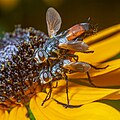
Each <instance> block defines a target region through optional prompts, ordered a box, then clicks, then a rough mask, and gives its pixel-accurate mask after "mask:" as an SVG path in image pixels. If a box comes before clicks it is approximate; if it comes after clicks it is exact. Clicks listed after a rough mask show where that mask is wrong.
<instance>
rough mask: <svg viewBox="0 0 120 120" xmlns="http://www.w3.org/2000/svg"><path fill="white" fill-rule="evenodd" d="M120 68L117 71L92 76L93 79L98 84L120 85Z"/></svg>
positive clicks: (102, 85)
mask: <svg viewBox="0 0 120 120" xmlns="http://www.w3.org/2000/svg"><path fill="white" fill-rule="evenodd" d="M119 78H120V69H117V70H115V71H112V72H109V73H106V74H103V75H100V76H96V77H93V78H92V81H93V83H94V84H95V85H97V86H101V87H104V86H120V79H119Z"/></svg>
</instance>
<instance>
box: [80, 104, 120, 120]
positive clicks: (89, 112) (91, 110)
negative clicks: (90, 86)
mask: <svg viewBox="0 0 120 120" xmlns="http://www.w3.org/2000/svg"><path fill="white" fill-rule="evenodd" d="M79 116H80V119H81V120H120V112H119V111H117V110H116V109H114V108H113V107H111V106H109V105H106V104H103V103H99V102H94V103H91V104H86V105H83V106H82V107H81V108H80V112H79Z"/></svg>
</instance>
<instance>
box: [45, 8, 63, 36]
mask: <svg viewBox="0 0 120 120" xmlns="http://www.w3.org/2000/svg"><path fill="white" fill-rule="evenodd" d="M46 22H47V29H48V35H49V36H50V37H53V36H55V35H56V33H57V32H58V30H59V29H60V27H61V23H62V20H61V17H60V15H59V13H58V12H57V11H56V10H55V9H54V8H52V7H50V8H48V10H47V12H46Z"/></svg>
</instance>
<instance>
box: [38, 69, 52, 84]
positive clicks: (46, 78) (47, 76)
mask: <svg viewBox="0 0 120 120" xmlns="http://www.w3.org/2000/svg"><path fill="white" fill-rule="evenodd" d="M39 78H40V82H41V83H42V84H46V83H48V82H50V81H51V80H52V76H51V73H50V72H49V71H47V70H42V71H41V72H40V74H39Z"/></svg>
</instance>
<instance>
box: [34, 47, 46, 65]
mask: <svg viewBox="0 0 120 120" xmlns="http://www.w3.org/2000/svg"><path fill="white" fill-rule="evenodd" d="M46 57H47V55H46V54H45V52H44V51H43V50H41V49H37V50H36V52H35V56H34V58H35V60H36V61H37V63H43V62H44V61H45V60H46Z"/></svg>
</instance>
